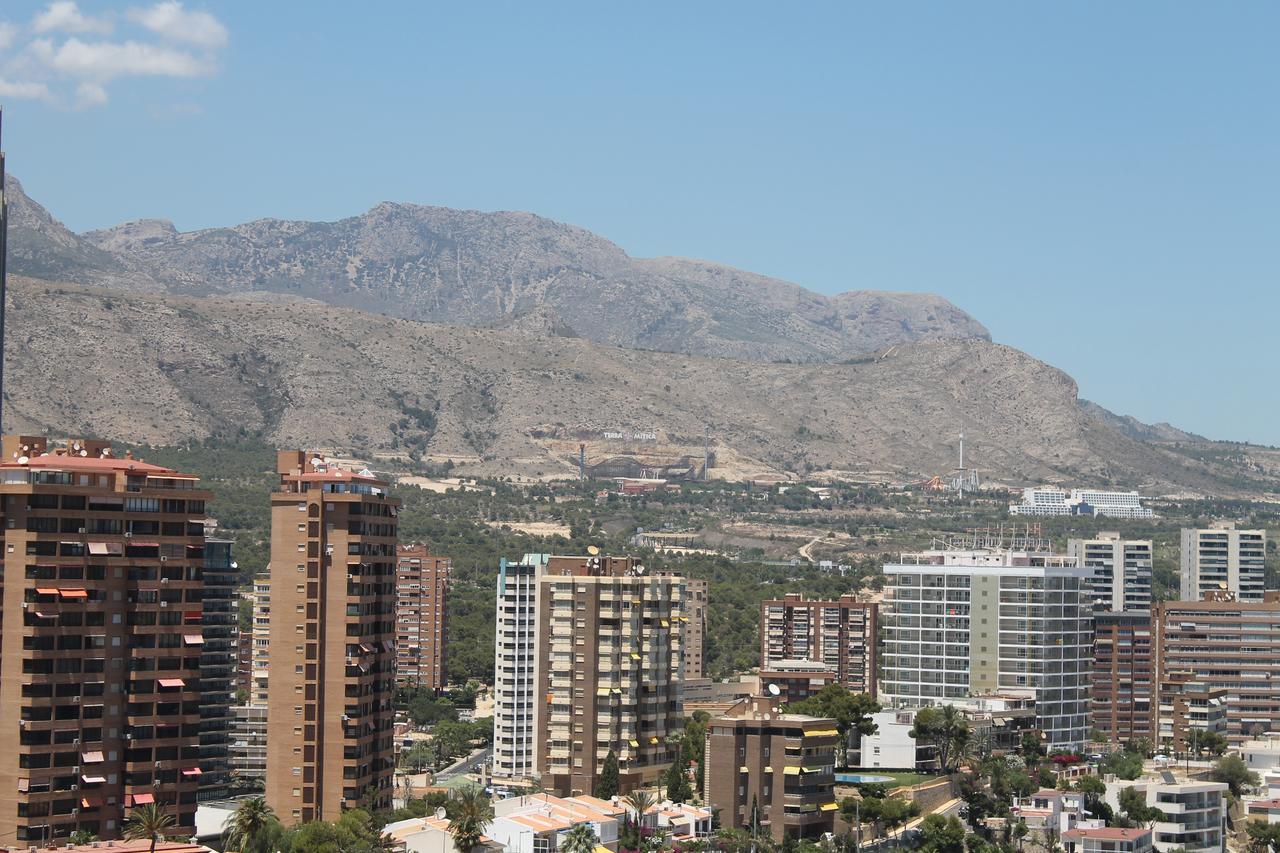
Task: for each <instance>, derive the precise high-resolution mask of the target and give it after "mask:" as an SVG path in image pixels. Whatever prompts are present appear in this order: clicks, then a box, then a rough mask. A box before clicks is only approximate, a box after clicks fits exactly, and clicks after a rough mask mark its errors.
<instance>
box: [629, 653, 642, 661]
mask: <svg viewBox="0 0 1280 853" xmlns="http://www.w3.org/2000/svg"><path fill="white" fill-rule="evenodd" d="M631 659H632V660H640V655H638V654H636V653H635V652H632V653H631Z"/></svg>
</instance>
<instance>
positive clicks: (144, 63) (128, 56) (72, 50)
mask: <svg viewBox="0 0 1280 853" xmlns="http://www.w3.org/2000/svg"><path fill="white" fill-rule="evenodd" d="M31 47H32V50H33V51H35V54H36V56H37V57H38V58H39V59H40V60H41V61H42V62H44V64H46V65H48V66H49V67H50V68H52V69H54V70H55V71H58V72H60V73H62V74H66V75H68V76H70V77H75V78H79V79H87V80H89V81H91V82H98V83H101V82H105V81H107V80H114V79H115V78H117V77H200V76H202V75H205V74H209V73H212V71H213V68H214V66H213V64H212V63H211V62H208V61H206V60H205V59H202V58H200V57H197V56H194V55H193V54H190V53H186V52H185V51H181V50H174V49H173V48H169V47H163V46H161V45H157V44H145V43H143V42H136V41H126V42H110V41H100V42H83V41H81V40H80V39H77V38H71V39H67V40H66V41H65V42H63V43H62V44H61V45H60V46H58V47H56V48H55V47H54V46H53V45H52V44H51V43H50V42H48V41H47V40H41V41H36V42H32V45H31Z"/></svg>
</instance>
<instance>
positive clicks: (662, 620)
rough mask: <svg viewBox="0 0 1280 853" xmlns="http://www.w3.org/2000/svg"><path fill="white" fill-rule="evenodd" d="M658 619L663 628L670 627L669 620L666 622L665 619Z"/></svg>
mask: <svg viewBox="0 0 1280 853" xmlns="http://www.w3.org/2000/svg"><path fill="white" fill-rule="evenodd" d="M658 621H659V622H660V623H661V624H662V627H663V628H670V627H671V623H670V622H668V621H667V620H666V619H659V620H658Z"/></svg>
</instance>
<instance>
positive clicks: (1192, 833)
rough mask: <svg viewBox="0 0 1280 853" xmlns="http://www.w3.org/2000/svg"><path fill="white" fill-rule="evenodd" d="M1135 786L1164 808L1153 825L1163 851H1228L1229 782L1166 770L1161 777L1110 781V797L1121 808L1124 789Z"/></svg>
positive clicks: (1148, 800)
mask: <svg viewBox="0 0 1280 853" xmlns="http://www.w3.org/2000/svg"><path fill="white" fill-rule="evenodd" d="M1125 788H1134V789H1135V790H1137V791H1139V792H1140V793H1142V794H1143V795H1144V796H1145V798H1146V804H1147V805H1148V806H1151V807H1154V808H1157V809H1159V810H1160V811H1162V812H1164V814H1165V819H1164V820H1158V821H1156V822H1155V823H1154V824H1153V825H1152V827H1151V830H1152V844H1153V846H1154V847H1155V849H1156V850H1159V851H1161V853H1170V851H1173V850H1185V851H1186V853H1224V851H1225V850H1226V839H1227V801H1226V795H1227V785H1226V783H1225V782H1201V781H1179V780H1178V779H1176V778H1174V776H1173V775H1172V774H1171V773H1168V772H1165V773H1164V774H1162V775H1161V776H1160V777H1159V778H1152V777H1148V778H1145V779H1135V780H1133V781H1128V780H1124V779H1120V780H1116V781H1110V782H1107V793H1106V801H1107V804H1108V805H1109V806H1111V808H1113V809H1115V810H1116V811H1119V810H1120V792H1121V791H1123V790H1124V789H1125Z"/></svg>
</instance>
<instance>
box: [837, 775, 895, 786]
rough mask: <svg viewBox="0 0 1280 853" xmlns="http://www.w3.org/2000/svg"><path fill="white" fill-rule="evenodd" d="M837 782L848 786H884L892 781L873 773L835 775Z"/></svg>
mask: <svg viewBox="0 0 1280 853" xmlns="http://www.w3.org/2000/svg"><path fill="white" fill-rule="evenodd" d="M836 781H837V782H844V783H846V784H848V785H884V784H886V783H888V782H892V781H893V777H892V776H877V775H876V774H874V773H837V774H836Z"/></svg>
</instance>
